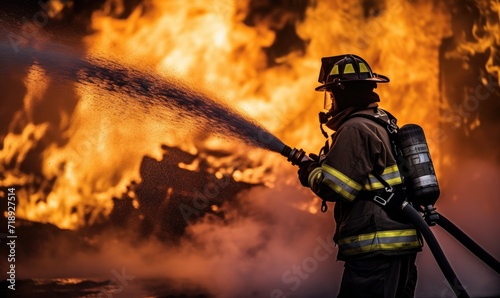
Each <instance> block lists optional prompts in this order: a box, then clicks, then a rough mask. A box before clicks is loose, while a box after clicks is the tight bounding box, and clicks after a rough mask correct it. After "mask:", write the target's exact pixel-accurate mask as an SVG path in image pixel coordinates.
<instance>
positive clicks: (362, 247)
mask: <svg viewBox="0 0 500 298" xmlns="http://www.w3.org/2000/svg"><path fill="white" fill-rule="evenodd" d="M338 244H339V249H340V250H341V252H342V254H344V255H354V254H360V253H365V252H370V251H376V250H402V249H413V248H420V247H421V246H422V244H421V242H420V240H419V239H418V236H417V231H416V230H415V229H408V230H395V231H394V230H393V231H378V232H375V233H368V234H362V235H357V236H351V237H346V238H342V239H340V240H339V242H338Z"/></svg>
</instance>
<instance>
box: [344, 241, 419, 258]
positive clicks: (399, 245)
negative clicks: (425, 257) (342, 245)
mask: <svg viewBox="0 0 500 298" xmlns="http://www.w3.org/2000/svg"><path fill="white" fill-rule="evenodd" d="M419 247H421V244H420V241H418V240H417V241H412V242H396V243H381V244H374V245H370V246H362V247H357V248H351V249H346V250H342V254H343V255H346V256H349V255H355V254H360V253H365V252H370V251H376V250H403V249H412V248H419Z"/></svg>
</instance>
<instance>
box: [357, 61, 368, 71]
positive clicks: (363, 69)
mask: <svg viewBox="0 0 500 298" xmlns="http://www.w3.org/2000/svg"><path fill="white" fill-rule="evenodd" d="M359 72H370V71H369V70H368V68H367V67H366V64H364V63H363V62H360V63H359Z"/></svg>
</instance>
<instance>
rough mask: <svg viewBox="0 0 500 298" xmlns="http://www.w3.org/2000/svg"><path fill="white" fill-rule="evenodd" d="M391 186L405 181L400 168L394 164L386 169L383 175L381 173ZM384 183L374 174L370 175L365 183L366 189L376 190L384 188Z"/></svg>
mask: <svg viewBox="0 0 500 298" xmlns="http://www.w3.org/2000/svg"><path fill="white" fill-rule="evenodd" d="M380 176H381V178H382V179H384V180H385V181H386V182H387V183H388V184H389V185H390V186H394V185H398V184H401V183H403V180H402V179H401V174H400V173H399V168H398V166H397V165H392V166H390V167H387V168H385V169H384V172H383V173H382V175H380ZM382 188H384V185H383V184H382V183H381V182H380V181H379V180H378V179H377V177H375V176H373V175H372V174H370V175H368V180H367V181H366V183H365V185H364V189H365V190H376V189H382Z"/></svg>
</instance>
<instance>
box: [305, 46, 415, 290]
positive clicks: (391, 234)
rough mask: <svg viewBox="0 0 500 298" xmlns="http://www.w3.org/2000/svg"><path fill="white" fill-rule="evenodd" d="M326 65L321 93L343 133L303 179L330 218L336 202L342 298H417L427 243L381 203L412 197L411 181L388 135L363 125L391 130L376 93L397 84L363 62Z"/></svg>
mask: <svg viewBox="0 0 500 298" xmlns="http://www.w3.org/2000/svg"><path fill="white" fill-rule="evenodd" d="M321 61H322V65H321V71H320V76H319V82H320V83H321V84H322V85H321V86H319V87H317V88H316V91H324V92H326V94H328V95H329V100H325V102H326V103H327V104H331V106H325V108H327V109H328V113H327V114H326V115H328V117H327V119H326V120H327V121H324V122H325V124H326V126H327V127H328V128H330V129H332V130H333V131H335V133H334V134H333V135H332V140H331V141H332V143H331V146H330V147H329V148H327V147H328V142H327V145H326V146H325V148H323V150H322V151H321V152H323V153H324V154H321V152H320V154H319V156H320V157H319V158H318V157H317V156H316V157H315V158H314V160H311V161H306V162H303V163H302V164H301V165H300V169H299V172H298V174H299V179H300V181H301V183H302V185H304V186H306V187H310V188H311V190H312V191H313V192H314V193H315V194H316V195H317V196H319V197H320V198H321V199H322V200H323V203H322V210H323V211H326V209H327V205H326V201H330V202H335V207H334V218H335V222H336V231H335V235H334V241H335V243H336V244H337V246H338V256H337V259H338V260H341V261H344V273H343V276H342V281H341V285H340V291H339V294H338V297H349V298H352V297H413V295H414V291H415V285H416V280H417V270H416V266H415V259H416V254H417V252H419V251H421V249H422V241H421V238H420V235H419V234H418V233H417V231H416V229H415V228H414V226H413V225H412V224H410V223H408V222H406V221H405V220H404V219H402V218H401V217H400V216H398V215H397V212H390V211H389V210H387V209H386V208H383V206H381V205H380V204H375V203H374V202H373V198H377V197H378V198H381V199H382V197H383V194H384V191H385V190H387V189H388V188H390V189H391V190H393V191H394V192H395V193H399V194H403V196H404V188H403V181H402V178H401V174H400V172H399V169H398V166H397V164H396V160H395V157H394V153H393V151H392V148H391V143H390V139H389V135H388V132H387V130H386V128H384V127H383V126H381V125H380V124H379V123H376V122H375V121H373V120H371V119H369V117H357V116H360V114H361V116H363V115H362V114H365V115H371V116H373V117H377V118H380V119H382V120H384V121H386V122H387V123H390V121H389V115H388V114H389V113H388V112H386V111H384V110H382V109H380V108H379V107H378V104H377V103H378V102H379V101H380V99H379V96H378V94H376V93H375V92H374V89H375V88H376V87H377V83H387V82H389V79H388V78H387V77H385V76H383V75H379V74H376V73H373V72H372V70H371V68H370V66H369V65H368V63H367V62H366V61H365V60H363V59H362V58H361V57H359V56H356V55H351V54H346V55H340V56H333V57H324V58H322V59H321ZM327 98H328V97H326V95H325V99H327ZM323 116H325V114H323ZM391 116H392V115H391ZM320 118H321V117H320ZM323 118H324V117H323ZM394 124H395V123H394Z"/></svg>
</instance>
